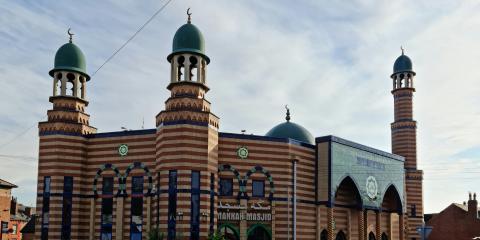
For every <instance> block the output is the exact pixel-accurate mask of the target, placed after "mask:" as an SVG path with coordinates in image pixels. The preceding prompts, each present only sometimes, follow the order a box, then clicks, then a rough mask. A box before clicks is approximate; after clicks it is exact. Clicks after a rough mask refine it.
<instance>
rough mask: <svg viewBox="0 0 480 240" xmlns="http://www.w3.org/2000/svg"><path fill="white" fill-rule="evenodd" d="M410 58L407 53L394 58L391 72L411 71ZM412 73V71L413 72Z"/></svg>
mask: <svg viewBox="0 0 480 240" xmlns="http://www.w3.org/2000/svg"><path fill="white" fill-rule="evenodd" d="M412 65H413V64H412V60H410V58H409V57H408V56H407V55H404V54H403V52H402V55H400V57H398V58H397V60H395V63H394V64H393V74H396V73H400V72H413V67H412ZM413 73H414V72H413Z"/></svg>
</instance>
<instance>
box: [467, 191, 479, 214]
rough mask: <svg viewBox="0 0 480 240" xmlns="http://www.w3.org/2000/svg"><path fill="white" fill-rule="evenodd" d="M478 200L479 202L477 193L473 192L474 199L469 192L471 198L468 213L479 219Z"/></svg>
mask: <svg viewBox="0 0 480 240" xmlns="http://www.w3.org/2000/svg"><path fill="white" fill-rule="evenodd" d="M477 208H478V202H477V194H476V193H473V199H472V194H471V193H469V199H468V215H469V216H472V217H473V218H475V219H477V218H478V210H477Z"/></svg>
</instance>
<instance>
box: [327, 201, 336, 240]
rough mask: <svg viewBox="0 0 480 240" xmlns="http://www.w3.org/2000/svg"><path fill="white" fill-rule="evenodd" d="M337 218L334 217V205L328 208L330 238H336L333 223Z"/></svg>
mask: <svg viewBox="0 0 480 240" xmlns="http://www.w3.org/2000/svg"><path fill="white" fill-rule="evenodd" d="M334 221H335V219H333V207H329V208H327V231H328V240H333V239H334V234H333V230H334V229H333V225H334Z"/></svg>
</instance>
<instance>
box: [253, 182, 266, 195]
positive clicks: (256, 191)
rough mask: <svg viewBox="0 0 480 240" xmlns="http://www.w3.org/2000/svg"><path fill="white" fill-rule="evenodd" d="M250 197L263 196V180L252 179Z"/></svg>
mask: <svg viewBox="0 0 480 240" xmlns="http://www.w3.org/2000/svg"><path fill="white" fill-rule="evenodd" d="M252 197H265V181H263V180H253V182H252Z"/></svg>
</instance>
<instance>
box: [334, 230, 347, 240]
mask: <svg viewBox="0 0 480 240" xmlns="http://www.w3.org/2000/svg"><path fill="white" fill-rule="evenodd" d="M335 240H347V237H345V233H343V231H340V232H338V233H337V237H336V238H335Z"/></svg>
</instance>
